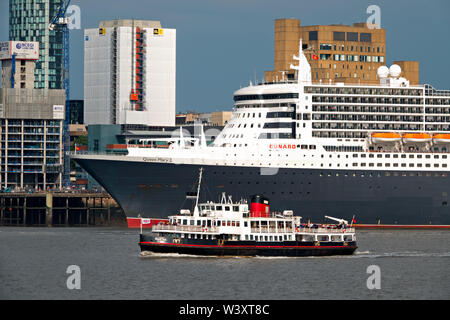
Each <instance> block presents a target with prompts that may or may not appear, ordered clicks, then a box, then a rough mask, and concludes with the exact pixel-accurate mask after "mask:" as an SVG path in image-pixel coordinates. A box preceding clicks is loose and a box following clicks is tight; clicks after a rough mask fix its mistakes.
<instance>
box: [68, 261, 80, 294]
mask: <svg viewBox="0 0 450 320" xmlns="http://www.w3.org/2000/svg"><path fill="white" fill-rule="evenodd" d="M66 273H67V274H70V276H68V277H67V281H66V286H67V289H69V290H74V289H77V290H79V289H81V269H80V267H79V266H77V265H70V266H68V267H67V269H66Z"/></svg>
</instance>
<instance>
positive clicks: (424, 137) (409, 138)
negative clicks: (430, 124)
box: [403, 133, 431, 143]
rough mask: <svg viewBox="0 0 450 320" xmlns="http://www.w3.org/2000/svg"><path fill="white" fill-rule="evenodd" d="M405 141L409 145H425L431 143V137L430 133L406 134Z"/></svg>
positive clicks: (404, 135)
mask: <svg viewBox="0 0 450 320" xmlns="http://www.w3.org/2000/svg"><path fill="white" fill-rule="evenodd" d="M403 141H404V142H409V143H424V142H429V141H431V135H430V134H428V133H405V134H403Z"/></svg>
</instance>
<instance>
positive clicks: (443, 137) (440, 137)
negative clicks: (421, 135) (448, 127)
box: [433, 133, 450, 143]
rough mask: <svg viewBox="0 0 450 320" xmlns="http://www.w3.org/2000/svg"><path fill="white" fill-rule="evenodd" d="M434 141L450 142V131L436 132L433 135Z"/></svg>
mask: <svg viewBox="0 0 450 320" xmlns="http://www.w3.org/2000/svg"><path fill="white" fill-rule="evenodd" d="M433 142H434V143H450V134H448V133H436V134H434V135H433Z"/></svg>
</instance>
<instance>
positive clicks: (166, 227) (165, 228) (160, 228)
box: [152, 224, 219, 234]
mask: <svg viewBox="0 0 450 320" xmlns="http://www.w3.org/2000/svg"><path fill="white" fill-rule="evenodd" d="M152 231H154V232H186V233H190V232H199V233H206V234H213V233H215V234H218V233H219V229H218V228H217V227H203V226H179V225H170V224H157V225H154V226H153V227H152Z"/></svg>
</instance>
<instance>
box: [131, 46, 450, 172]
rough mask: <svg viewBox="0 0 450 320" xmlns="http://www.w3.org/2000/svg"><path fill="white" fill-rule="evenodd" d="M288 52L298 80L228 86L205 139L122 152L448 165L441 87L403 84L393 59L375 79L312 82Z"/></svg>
mask: <svg viewBox="0 0 450 320" xmlns="http://www.w3.org/2000/svg"><path fill="white" fill-rule="evenodd" d="M301 47H302V46H301V45H300V48H301ZM295 59H296V60H298V61H299V65H298V66H291V67H292V68H294V69H296V70H297V72H299V79H300V81H298V82H297V81H296V82H281V83H266V84H260V85H251V86H249V87H245V88H242V89H240V90H237V91H236V92H235V93H234V100H235V108H234V110H233V114H232V117H231V119H230V121H229V122H228V123H227V125H226V126H225V128H224V129H223V130H222V132H221V133H220V134H219V135H218V136H217V138H216V139H215V141H214V143H213V144H212V145H211V146H209V147H206V145H205V144H204V143H201V139H200V137H202V136H203V134H199V135H198V137H196V138H197V140H195V139H194V140H195V141H194V142H193V141H192V140H190V141H189V142H188V141H187V140H186V142H184V141H181V140H180V139H178V140H176V141H175V140H174V141H172V144H171V146H170V148H169V149H153V148H148V146H145V144H147V143H148V140H143V141H142V142H143V144H144V146H138V145H130V147H129V154H128V156H127V158H128V159H129V160H132V159H136V157H138V158H142V159H143V160H144V161H152V162H153V161H155V162H172V163H186V164H210V165H226V166H248V167H263V168H270V167H276V168H303V169H321V168H322V169H333V170H336V169H337V170H349V169H351V170H363V171H364V170H375V171H386V170H389V171H448V170H449V166H448V164H449V162H448V161H449V159H448V156H449V151H450V92H449V91H437V90H435V89H433V88H432V87H430V86H428V85H425V86H423V85H422V86H410V85H409V82H408V81H407V80H406V79H404V78H399V75H400V73H401V70H399V67H398V66H395V65H394V66H391V68H389V69H388V68H386V67H383V68H381V69H380V71H379V76H380V82H381V83H380V85H376V86H374V85H344V84H339V83H338V84H312V83H311V77H310V68H309V64H308V62H307V60H306V58H305V57H304V55H303V52H302V51H301V49H300V52H299V57H295ZM180 136H182V135H180ZM188 138H189V139H190V137H188ZM142 147H144V148H142ZM386 174H390V173H389V172H388V173H386ZM394 174H395V173H394Z"/></svg>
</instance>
